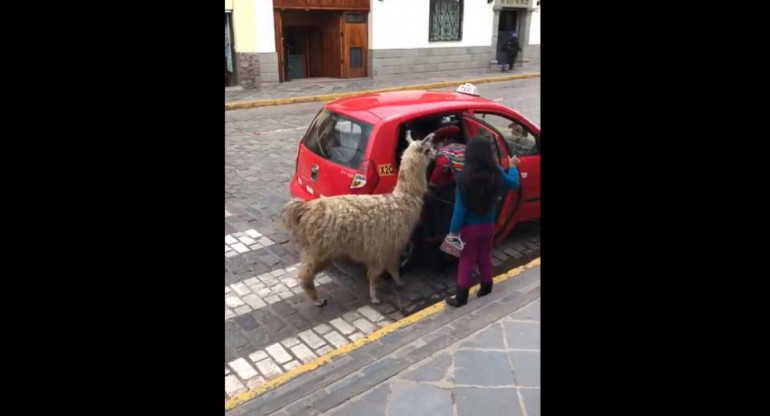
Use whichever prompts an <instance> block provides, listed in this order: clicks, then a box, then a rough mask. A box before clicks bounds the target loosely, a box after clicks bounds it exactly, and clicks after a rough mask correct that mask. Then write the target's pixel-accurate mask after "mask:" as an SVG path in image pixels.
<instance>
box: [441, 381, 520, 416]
mask: <svg viewBox="0 0 770 416" xmlns="http://www.w3.org/2000/svg"><path fill="white" fill-rule="evenodd" d="M454 396H455V404H456V406H457V416H476V415H512V416H513V415H516V416H521V415H523V413H522V411H521V406H519V396H518V395H517V394H516V388H515V387H510V388H494V389H492V388H477V387H456V388H455V389H454ZM527 416H532V415H529V414H528V415H527Z"/></svg>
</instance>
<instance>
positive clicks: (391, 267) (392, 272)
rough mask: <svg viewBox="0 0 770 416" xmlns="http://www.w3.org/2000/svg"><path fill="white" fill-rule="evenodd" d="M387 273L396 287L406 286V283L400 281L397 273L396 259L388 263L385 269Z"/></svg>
mask: <svg viewBox="0 0 770 416" xmlns="http://www.w3.org/2000/svg"><path fill="white" fill-rule="evenodd" d="M385 270H387V271H388V273H389V274H390V276H391V277H392V278H393V280H394V281H395V282H396V284H397V285H398V286H404V285H406V282H404V281H403V280H401V275H400V273H399V272H398V257H396V258H395V260H392V261H391V262H390V263H388V267H387V268H386V269H385Z"/></svg>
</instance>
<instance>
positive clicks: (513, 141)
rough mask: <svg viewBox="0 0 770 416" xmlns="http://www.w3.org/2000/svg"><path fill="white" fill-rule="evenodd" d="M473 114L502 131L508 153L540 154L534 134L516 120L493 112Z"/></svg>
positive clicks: (520, 154) (518, 154)
mask: <svg viewBox="0 0 770 416" xmlns="http://www.w3.org/2000/svg"><path fill="white" fill-rule="evenodd" d="M474 115H475V116H476V117H478V118H480V119H482V120H484V121H485V122H487V123H489V124H490V125H491V126H493V127H494V128H495V129H497V131H499V132H500V133H502V135H503V138H504V139H505V143H506V145H507V146H508V152H509V153H510V154H514V155H517V156H532V155H539V154H540V150H539V149H538V146H537V140H536V138H535V136H534V135H533V134H532V133H531V132H530V131H528V130H527V128H526V127H524V126H523V125H522V124H520V123H518V122H517V121H515V120H512V119H509V118H508V117H503V116H501V115H498V114H493V113H480V112H476V113H475V114H474Z"/></svg>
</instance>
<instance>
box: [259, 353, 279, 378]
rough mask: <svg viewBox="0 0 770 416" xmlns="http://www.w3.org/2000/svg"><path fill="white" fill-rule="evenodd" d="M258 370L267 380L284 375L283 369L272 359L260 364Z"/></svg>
mask: <svg viewBox="0 0 770 416" xmlns="http://www.w3.org/2000/svg"><path fill="white" fill-rule="evenodd" d="M257 368H258V369H259V372H260V373H262V375H263V376H265V378H266V379H271V378H273V377H275V376H277V375H280V374H282V373H283V370H281V368H280V367H278V364H276V363H275V361H273V359H272V358H267V359H265V360H262V361H260V362H258V363H257Z"/></svg>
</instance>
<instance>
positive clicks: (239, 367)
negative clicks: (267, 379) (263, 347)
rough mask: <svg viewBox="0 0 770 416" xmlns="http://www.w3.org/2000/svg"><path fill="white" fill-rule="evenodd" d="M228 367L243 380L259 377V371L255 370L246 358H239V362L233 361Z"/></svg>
mask: <svg viewBox="0 0 770 416" xmlns="http://www.w3.org/2000/svg"><path fill="white" fill-rule="evenodd" d="M228 365H229V366H230V368H232V369H233V371H235V374H237V375H238V377H240V378H241V379H243V380H247V379H250V378H252V377H256V376H258V375H259V374H257V370H255V369H254V367H252V366H251V364H249V362H248V361H246V359H245V358H238V359H237V360H234V361H231V362H230V364H228Z"/></svg>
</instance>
